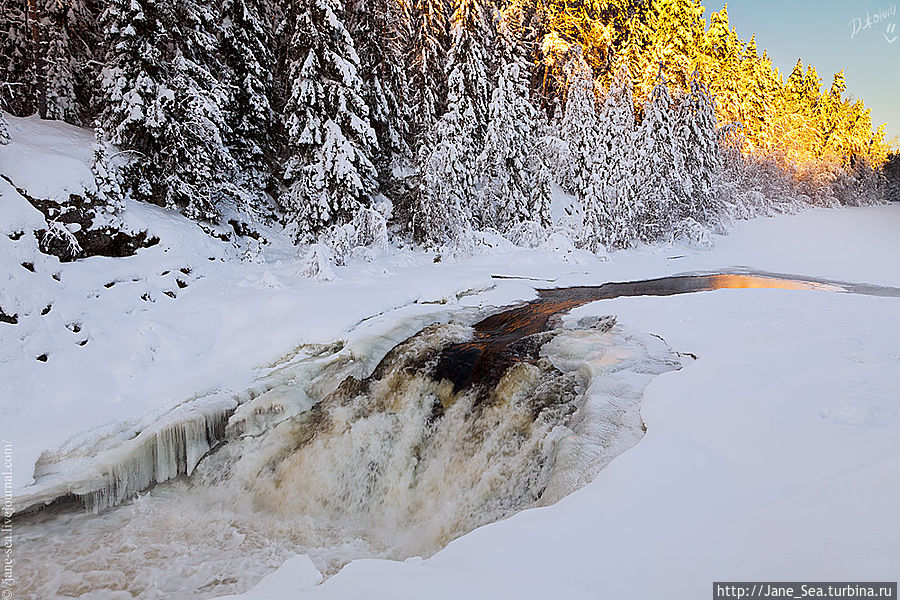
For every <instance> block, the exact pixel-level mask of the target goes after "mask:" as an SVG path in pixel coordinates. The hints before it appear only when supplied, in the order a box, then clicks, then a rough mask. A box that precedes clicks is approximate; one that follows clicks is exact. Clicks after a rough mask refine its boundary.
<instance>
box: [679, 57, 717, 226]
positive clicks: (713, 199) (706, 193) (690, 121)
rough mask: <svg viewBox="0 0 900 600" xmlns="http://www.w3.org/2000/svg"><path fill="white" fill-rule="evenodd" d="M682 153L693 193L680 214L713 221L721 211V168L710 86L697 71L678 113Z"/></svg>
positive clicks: (702, 221)
mask: <svg viewBox="0 0 900 600" xmlns="http://www.w3.org/2000/svg"><path fill="white" fill-rule="evenodd" d="M675 128H676V136H677V139H678V141H679V143H680V148H679V149H678V150H679V154H680V155H681V156H682V157H683V159H684V170H685V173H686V174H687V177H688V178H689V180H690V196H689V200H688V202H687V203H686V204H684V205H682V207H681V211H680V213H679V215H678V216H679V217H681V218H692V219H695V220H697V221H698V222H700V223H703V224H705V223H710V222H712V221H713V220H714V218H715V217H716V215H717V213H718V207H717V196H718V193H717V189H716V188H717V183H718V181H717V176H718V174H719V172H720V170H721V169H722V156H721V152H720V149H719V143H718V127H717V125H716V113H715V105H714V101H713V99H712V97H711V96H710V94H709V91H708V89H707V88H706V86H704V85H703V84H702V83H701V82H700V79H699V73H694V77H693V79H692V80H691V92H690V93H689V94H687V95H686V96H684V97H683V98H682V99H681V101H680V102H679V103H678V109H677V111H676V115H675Z"/></svg>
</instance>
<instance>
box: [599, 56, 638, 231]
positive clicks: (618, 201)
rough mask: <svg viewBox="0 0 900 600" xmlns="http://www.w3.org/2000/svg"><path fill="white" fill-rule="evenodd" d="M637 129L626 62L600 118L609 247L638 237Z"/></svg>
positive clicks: (605, 226) (606, 100)
mask: <svg viewBox="0 0 900 600" xmlns="http://www.w3.org/2000/svg"><path fill="white" fill-rule="evenodd" d="M635 132H636V123H635V118H634V101H633V99H632V82H631V74H630V72H629V70H628V65H627V63H625V62H622V63H621V64H620V66H619V68H618V69H617V72H616V76H615V78H614V79H613V81H612V84H611V85H610V89H609V93H608V94H607V96H606V99H605V100H604V102H603V107H602V109H601V111H600V118H599V120H598V137H597V156H598V160H599V161H600V162H601V163H602V164H603V165H604V168H603V182H602V183H603V187H602V192H601V194H602V202H603V209H604V211H603V212H604V215H605V217H606V220H605V223H604V225H603V227H602V229H601V231H600V232H599V235H600V238H601V240H602V241H603V243H604V245H606V246H607V247H614V248H624V247H626V246H628V245H629V244H630V243H631V242H633V241H634V240H635V239H637V237H638V233H637V227H638V223H637V217H638V215H639V214H640V212H641V207H640V197H639V195H638V185H639V182H638V180H637V179H636V177H635V169H636V157H635Z"/></svg>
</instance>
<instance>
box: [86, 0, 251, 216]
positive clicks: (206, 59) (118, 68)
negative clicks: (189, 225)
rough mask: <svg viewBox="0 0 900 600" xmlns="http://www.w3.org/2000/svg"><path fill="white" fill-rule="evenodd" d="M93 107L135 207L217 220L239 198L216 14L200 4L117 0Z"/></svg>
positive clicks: (110, 14)
mask: <svg viewBox="0 0 900 600" xmlns="http://www.w3.org/2000/svg"><path fill="white" fill-rule="evenodd" d="M104 23H105V26H106V29H107V31H109V36H108V40H107V43H108V49H107V55H106V65H105V67H104V69H103V74H102V84H101V94H100V98H99V104H100V105H101V106H102V107H103V108H102V112H101V125H102V126H103V127H104V129H105V130H106V131H107V132H108V133H109V136H110V140H111V141H112V142H113V143H114V144H115V145H117V146H119V147H120V148H121V149H123V150H124V151H126V152H129V153H130V154H131V160H130V161H129V163H128V165H127V167H126V168H125V171H124V174H123V178H124V183H125V185H126V187H127V189H128V190H129V191H130V192H131V194H132V196H133V197H134V198H135V199H139V200H145V201H150V202H154V203H156V204H160V205H162V206H166V207H168V208H172V209H176V208H177V209H181V210H182V211H183V212H184V213H185V214H186V215H187V216H189V217H191V218H195V219H201V220H213V221H214V220H217V219H218V216H219V208H220V205H221V204H222V203H223V202H224V201H225V200H226V199H228V200H229V201H230V200H231V199H233V198H234V197H235V196H236V190H235V188H234V185H233V183H232V182H233V180H234V168H235V163H234V160H233V158H232V156H231V154H230V152H229V151H228V149H227V147H226V146H225V143H224V140H225V139H226V138H227V124H226V123H225V119H224V112H223V107H224V106H225V105H226V104H227V101H228V96H227V94H226V90H225V87H224V86H223V85H222V84H220V83H219V82H218V81H217V80H216V78H215V77H214V76H213V75H212V72H220V71H221V66H220V65H219V64H218V63H217V60H218V55H219V53H218V46H217V33H218V32H217V30H216V15H215V14H214V13H213V12H212V10H211V9H210V8H208V7H206V6H204V5H201V4H199V3H198V2H195V1H192V0H186V1H183V2H179V3H177V4H169V3H160V2H156V1H155V0H113V1H112V2H111V3H110V5H109V7H108V8H107V11H106V12H105V14H104Z"/></svg>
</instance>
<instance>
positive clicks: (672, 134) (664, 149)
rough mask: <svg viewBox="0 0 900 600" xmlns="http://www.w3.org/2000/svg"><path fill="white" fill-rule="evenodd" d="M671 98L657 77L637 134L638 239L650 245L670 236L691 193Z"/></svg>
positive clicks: (661, 78)
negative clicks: (641, 212) (638, 181)
mask: <svg viewBox="0 0 900 600" xmlns="http://www.w3.org/2000/svg"><path fill="white" fill-rule="evenodd" d="M676 125H677V123H676V120H675V118H674V115H673V111H672V98H671V96H670V95H669V89H668V86H667V85H666V81H665V78H664V77H663V76H662V75H661V74H660V77H659V79H658V80H657V84H656V86H655V87H654V88H653V94H652V95H651V97H650V102H648V103H647V105H645V107H644V120H643V121H642V122H641V125H640V127H639V128H638V132H637V144H636V150H637V152H638V157H639V159H638V173H639V177H640V178H641V181H642V187H641V204H642V206H643V214H642V215H641V218H640V220H641V230H642V231H641V238H642V239H643V240H644V241H646V242H652V241H655V240H658V239H660V238H663V237H665V236H668V235H670V234H671V233H672V232H673V231H674V229H675V225H676V222H677V220H678V215H679V214H680V213H682V212H683V208H682V207H683V206H684V204H685V203H686V202H687V201H688V198H689V197H690V194H691V182H690V178H689V177H688V175H687V173H686V172H685V166H684V156H683V154H682V153H681V144H680V143H679V141H678V132H677V130H676Z"/></svg>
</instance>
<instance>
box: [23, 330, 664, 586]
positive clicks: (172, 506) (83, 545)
mask: <svg viewBox="0 0 900 600" xmlns="http://www.w3.org/2000/svg"><path fill="white" fill-rule="evenodd" d="M472 336H473V330H472V328H470V327H466V326H462V325H456V324H444V325H434V326H430V327H427V328H426V329H424V330H423V331H422V332H420V333H419V334H417V335H415V336H413V337H412V338H410V339H409V340H407V341H406V342H403V343H402V344H400V345H398V346H397V347H395V348H394V349H393V350H391V351H390V352H389V353H388V354H387V356H385V358H384V359H383V360H382V361H381V363H380V364H379V365H378V366H377V367H376V368H375V370H374V372H373V373H372V374H371V375H370V376H369V377H367V378H364V379H361V380H358V379H356V378H354V377H347V378H346V379H344V380H343V382H342V383H341V384H340V385H339V386H338V387H337V389H335V390H334V391H333V392H332V393H330V394H327V395H326V396H325V397H324V398H323V399H321V400H320V401H318V402H316V403H315V405H313V406H312V407H311V408H309V409H308V410H306V411H304V412H301V413H300V414H297V415H296V416H294V417H291V418H288V419H286V420H283V421H281V422H280V423H278V424H276V425H274V426H273V427H272V428H270V429H269V430H268V431H267V432H265V433H263V434H261V435H247V436H244V437H239V438H236V439H234V440H232V441H230V442H229V443H228V444H225V445H224V446H222V447H221V449H219V450H218V451H217V452H215V453H213V454H211V455H210V456H208V457H207V458H206V459H204V460H203V461H202V462H201V463H200V465H199V466H198V468H197V470H196V471H195V472H194V474H193V476H192V477H190V478H189V479H187V478H181V479H179V480H176V481H173V482H168V483H165V484H162V485H158V486H156V487H155V488H153V489H152V490H151V491H150V492H149V493H147V494H145V495H143V496H140V497H139V498H138V499H137V500H136V501H133V502H131V503H129V504H126V505H124V506H120V507H118V508H115V509H112V510H109V511H107V512H105V513H102V514H100V515H86V514H82V513H73V512H69V511H55V512H48V513H38V514H36V515H32V516H30V517H28V518H26V519H22V520H20V522H19V523H18V524H17V531H18V533H19V538H18V540H17V565H18V567H17V568H18V569H19V572H20V573H23V574H24V576H22V578H21V581H20V583H21V587H20V593H21V594H22V596H23V597H24V598H34V599H38V598H40V599H50V598H77V597H82V594H88V595H85V596H83V597H85V598H88V597H98V596H91V595H90V594H98V593H99V594H103V595H102V596H100V597H108V598H115V597H117V596H115V595H113V594H114V593H121V594H127V596H126V595H122V596H121V597H122V598H126V597H128V598H140V599H155V598H172V597H177V598H184V599H193V598H209V597H213V596H216V595H221V594H227V593H237V592H241V591H245V590H247V589H249V588H250V587H252V585H253V584H254V583H255V582H256V581H258V580H259V579H260V578H261V577H262V576H264V575H265V574H266V573H268V572H270V571H271V570H273V569H274V568H276V567H277V566H278V565H280V564H281V563H282V562H284V560H286V559H287V558H289V557H291V556H293V555H295V554H297V553H305V554H309V555H310V557H311V558H312V560H313V561H314V563H315V564H316V566H317V567H318V568H319V569H320V570H321V571H322V572H323V573H325V574H326V575H327V574H331V573H334V572H336V571H337V570H338V569H339V568H340V567H341V566H343V565H344V564H346V563H347V562H349V561H350V560H353V559H356V558H363V557H383V558H394V559H403V558H407V557H410V556H428V555H430V554H433V553H434V552H436V551H437V550H439V549H440V548H441V547H443V546H444V545H445V544H446V543H447V542H449V541H451V540H452V539H454V538H456V537H458V536H460V535H462V534H464V533H466V532H468V531H471V530H472V529H474V528H476V527H478V526H480V525H483V524H486V523H490V522H493V521H496V520H499V519H503V518H505V517H507V516H509V515H511V514H513V513H515V512H517V511H519V510H522V509H524V508H527V507H530V506H536V505H541V504H547V503H550V502H553V501H555V500H557V499H559V498H561V497H562V496H564V495H566V494H567V493H569V492H571V491H572V490H573V489H575V488H576V487H578V486H579V485H582V484H583V483H584V482H586V481H587V480H589V479H590V476H592V475H590V473H593V472H595V471H596V470H598V469H599V468H601V467H602V465H603V464H605V462H608V460H611V458H612V456H613V453H614V452H615V453H618V452H621V451H623V450H624V449H627V448H628V447H630V446H631V445H633V444H634V443H636V441H637V440H638V439H639V438H640V436H641V434H642V431H641V422H640V417H639V399H640V397H641V394H642V391H643V388H644V386H646V384H647V383H648V382H649V380H650V379H651V378H652V377H653V376H654V375H655V374H656V373H660V372H664V371H667V370H672V369H674V368H677V367H678V365H679V361H678V358H677V357H676V356H675V354H674V353H672V352H671V351H670V350H669V349H668V348H667V347H665V345H664V344H662V343H661V342H660V341H659V340H656V339H655V338H652V337H651V336H635V335H633V334H627V335H626V334H625V333H624V332H622V331H621V330H620V328H618V327H614V319H611V318H608V319H601V320H596V319H595V320H589V321H585V322H582V323H581V324H579V325H578V326H577V327H574V328H572V329H557V330H555V331H545V332H537V333H534V334H530V335H528V336H525V337H524V338H523V340H525V341H524V342H522V343H521V344H520V348H519V350H520V351H519V353H518V356H519V361H518V362H516V363H515V364H512V365H511V366H510V367H509V368H507V369H506V370H505V371H504V373H503V374H502V376H500V377H499V380H497V381H491V382H490V383H478V384H473V385H471V386H468V387H466V388H463V389H454V385H453V383H452V382H451V381H449V380H447V379H441V378H437V377H435V375H434V374H435V370H436V367H437V365H438V362H439V361H440V357H441V356H442V353H443V352H444V351H445V350H446V349H447V348H449V347H451V346H453V345H455V344H460V343H465V342H466V341H470V340H471V339H472ZM601 372H603V373H607V374H608V380H609V381H610V382H615V381H618V383H617V384H616V386H615V387H616V388H617V392H618V395H617V396H614V395H613V394H606V393H604V391H603V390H602V389H599V388H598V387H597V386H596V385H595V384H592V383H591V382H592V380H593V379H594V378H595V376H596V375H597V374H599V373H601ZM622 374H626V375H627V376H626V377H625V378H624V379H621V377H620V376H621V375H622ZM629 374H630V375H629ZM617 377H619V379H618V380H617ZM261 400H265V399H264V398H262V397H261ZM604 453H606V457H605V458H604V457H603V455H604ZM604 460H605V462H604Z"/></svg>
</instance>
